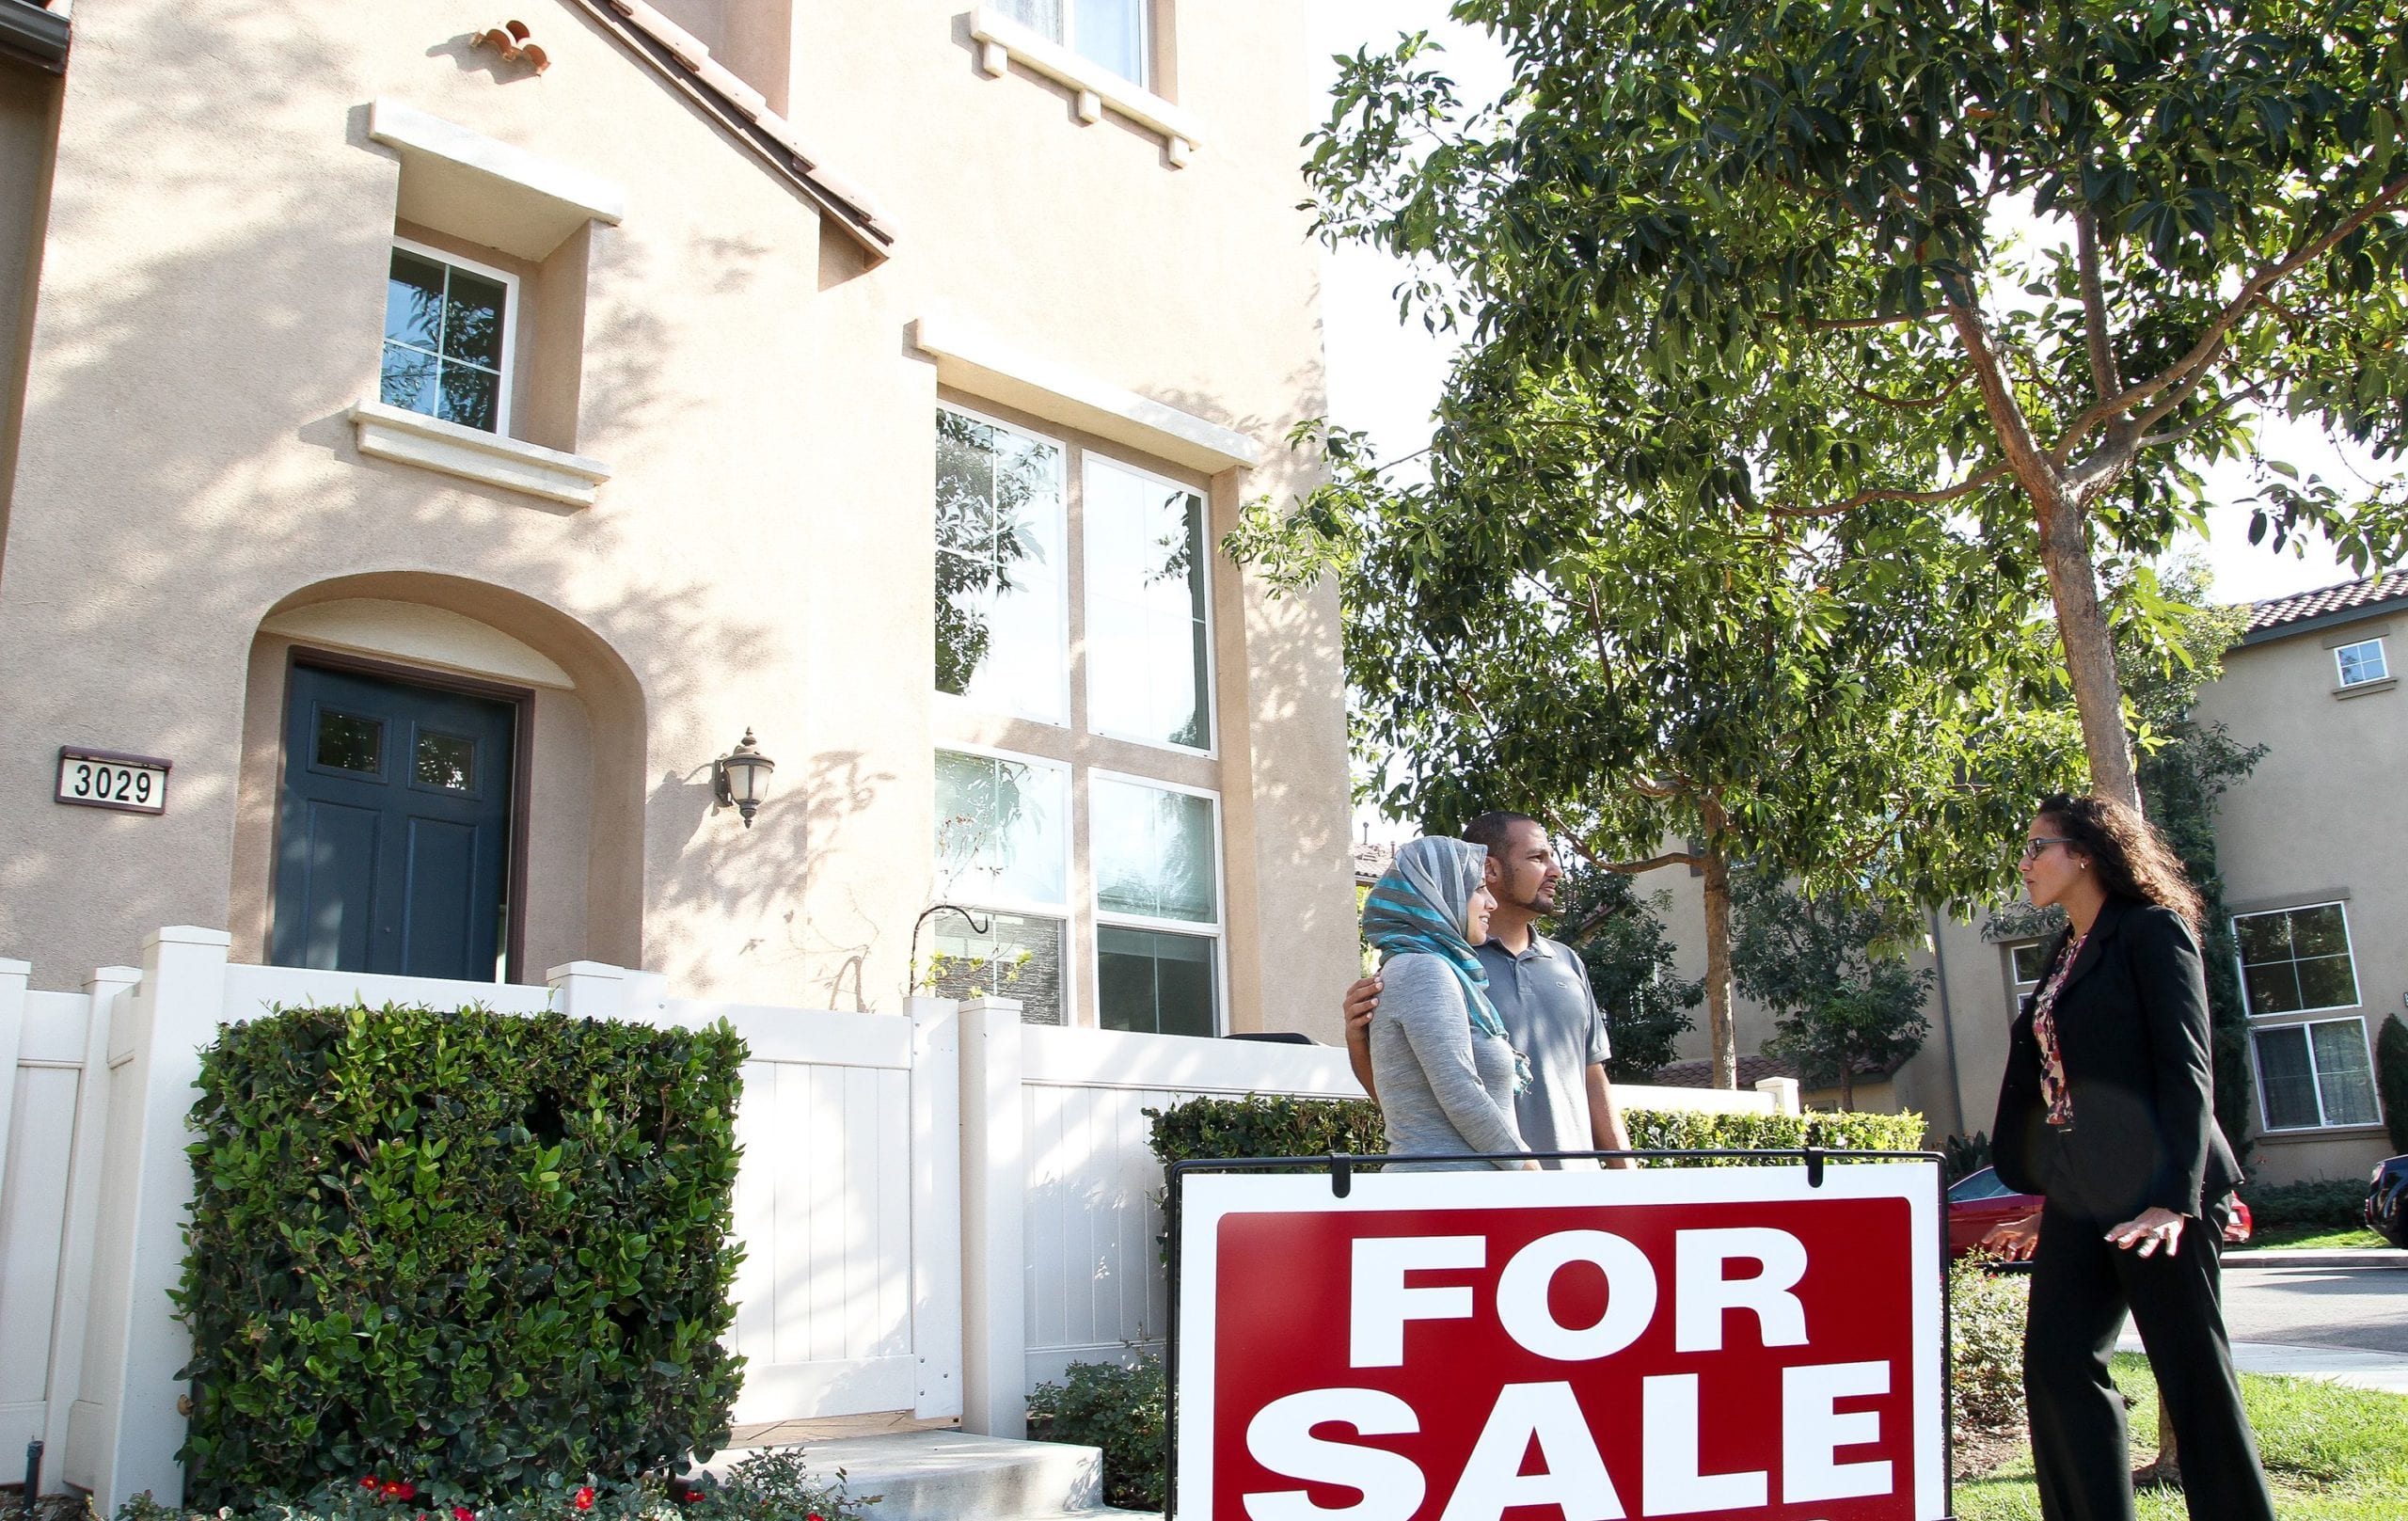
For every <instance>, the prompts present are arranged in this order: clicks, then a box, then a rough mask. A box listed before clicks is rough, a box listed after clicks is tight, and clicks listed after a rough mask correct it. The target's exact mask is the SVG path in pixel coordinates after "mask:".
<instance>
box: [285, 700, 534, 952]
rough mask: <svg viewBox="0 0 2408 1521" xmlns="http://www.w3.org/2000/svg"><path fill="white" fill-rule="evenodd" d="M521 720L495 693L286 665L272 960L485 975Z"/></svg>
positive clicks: (497, 924) (503, 870)
mask: <svg viewBox="0 0 2408 1521" xmlns="http://www.w3.org/2000/svg"><path fill="white" fill-rule="evenodd" d="M517 727H518V711H517V709H516V707H515V706H514V705H512V704H509V703H505V702H498V701H495V700H494V699H492V698H487V697H472V696H469V695H467V694H466V693H463V692H452V691H443V690H440V689H436V688H432V687H418V686H413V685H410V684H408V683H406V682H400V681H389V680H386V679H384V678H382V677H377V676H368V675H361V674H356V673H351V672H347V671H327V670H320V669H318V668H317V667H314V666H306V665H296V666H294V667H293V681H292V687H291V689H290V690H289V692H288V693H287V696H286V701H285V724H284V792H283V796H282V798H281V800H280V806H279V809H278V814H277V863H276V923H275V927H274V929H273V931H272V933H271V935H270V945H269V951H268V959H270V960H271V961H273V962H275V963H276V964H277V965H278V966H306V967H322V968H326V969H328V970H332V971H338V972H381V973H398V974H402V975H404V976H412V977H462V978H469V979H473V980H476V981H481V982H483V981H492V980H495V977H496V964H497V961H496V959H497V958H498V957H499V955H500V954H501V948H502V924H503V912H504V894H505V892H506V884H507V883H508V881H509V879H510V800H511V783H512V774H513V768H514V767H515V764H516V759H517V757H516V756H515V755H514V754H513V753H512V752H513V750H514V748H515V745H514V740H515V736H516V733H517Z"/></svg>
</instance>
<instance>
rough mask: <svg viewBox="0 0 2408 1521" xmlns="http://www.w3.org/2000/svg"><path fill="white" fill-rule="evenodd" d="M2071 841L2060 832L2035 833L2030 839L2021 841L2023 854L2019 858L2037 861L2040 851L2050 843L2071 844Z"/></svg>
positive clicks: (2050, 844) (2049, 845)
mask: <svg viewBox="0 0 2408 1521" xmlns="http://www.w3.org/2000/svg"><path fill="white" fill-rule="evenodd" d="M2073 843H2074V842H2073V841H2071V840H2069V839H2067V838H2066V837H2065V836H2064V835H2062V834H2035V835H2033V836H2032V837H2031V838H2030V839H2028V840H2026V841H2024V842H2023V854H2022V857H2021V859H2023V860H2025V861H2037V860H2039V859H2040V852H2041V851H2043V850H2046V849H2047V848H2049V847H2051V846H2052V845H2071V844H2073Z"/></svg>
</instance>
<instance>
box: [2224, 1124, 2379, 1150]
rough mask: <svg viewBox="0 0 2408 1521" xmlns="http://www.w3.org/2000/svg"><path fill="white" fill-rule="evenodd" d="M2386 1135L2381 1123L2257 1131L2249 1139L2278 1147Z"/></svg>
mask: <svg viewBox="0 0 2408 1521" xmlns="http://www.w3.org/2000/svg"><path fill="white" fill-rule="evenodd" d="M2386 1133H2387V1132H2385V1131H2384V1127H2383V1125H2382V1124H2381V1122H2379V1121H2378V1122H2376V1123H2374V1124H2368V1125H2315V1126H2300V1127H2297V1128H2294V1129H2291V1130H2280V1131H2259V1132H2258V1133H2257V1134H2256V1135H2255V1136H2253V1137H2251V1139H2253V1140H2254V1141H2256V1142H2257V1144H2259V1145H2261V1146H2280V1145H2282V1144H2283V1143H2284V1142H2286V1141H2293V1142H2296V1141H2348V1140H2353V1139H2355V1138H2357V1137H2359V1136H2362V1135H2383V1134H2386Z"/></svg>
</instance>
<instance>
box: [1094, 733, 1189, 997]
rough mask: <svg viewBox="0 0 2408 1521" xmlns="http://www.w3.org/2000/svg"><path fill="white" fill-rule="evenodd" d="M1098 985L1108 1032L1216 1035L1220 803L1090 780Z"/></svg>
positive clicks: (1117, 782)
mask: <svg viewBox="0 0 2408 1521" xmlns="http://www.w3.org/2000/svg"><path fill="white" fill-rule="evenodd" d="M1087 813H1088V837H1089V839H1090V841H1091V842H1092V850H1093V854H1094V863H1095V903H1096V984H1097V993H1098V998H1099V1001H1100V1008H1099V1012H1100V1014H1101V1023H1102V1024H1103V1027H1104V1028H1105V1029H1108V1030H1140V1031H1146V1032H1149V1033H1155V1034H1161V1035H1192V1036H1212V1035H1216V1034H1218V1033H1219V1030H1220V939H1221V878H1220V860H1221V846H1220V819H1219V804H1218V803H1217V801H1216V800H1214V799H1212V798H1210V797H1207V796H1204V795H1203V794H1200V793H1194V792H1185V791H1180V790H1177V789H1174V788H1170V787H1162V786H1153V785H1149V784H1145V783H1142V782H1137V781H1133V780H1129V779H1125V778H1120V777H1107V776H1101V775H1099V776H1096V777H1094V778H1093V780H1092V783H1091V784H1090V785H1089V787H1088V789H1087Z"/></svg>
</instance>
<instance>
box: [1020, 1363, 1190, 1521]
mask: <svg viewBox="0 0 2408 1521" xmlns="http://www.w3.org/2000/svg"><path fill="white" fill-rule="evenodd" d="M1028 1434H1029V1435H1030V1436H1032V1437H1034V1438H1036V1439H1037V1440H1038V1441H1040V1442H1069V1443H1072V1444H1074V1445H1076V1446H1080V1447H1092V1448H1095V1449H1097V1450H1100V1451H1101V1452H1102V1454H1103V1498H1104V1503H1105V1504H1107V1505H1113V1506H1118V1507H1123V1508H1126V1509H1129V1510H1133V1511H1159V1510H1161V1509H1162V1508H1163V1487H1164V1477H1165V1476H1164V1466H1165V1462H1164V1453H1165V1449H1166V1447H1167V1444H1168V1440H1169V1436H1170V1402H1169V1397H1168V1395H1167V1393H1166V1391H1165V1390H1164V1385H1163V1360H1162V1359H1161V1358H1160V1357H1157V1356H1155V1355H1153V1354H1151V1353H1148V1354H1146V1355H1143V1356H1141V1357H1139V1358H1138V1359H1137V1360H1136V1362H1135V1364H1134V1365H1133V1366H1132V1367H1127V1368H1123V1367H1122V1366H1121V1365H1119V1364H1118V1363H1072V1364H1070V1366H1069V1368H1067V1369H1065V1370H1063V1374H1062V1382H1061V1383H1059V1384H1054V1383H1052V1382H1047V1383H1043V1384H1039V1385H1038V1386H1037V1388H1036V1391H1035V1392H1033V1393H1032V1394H1030V1395H1029V1397H1028Z"/></svg>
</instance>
